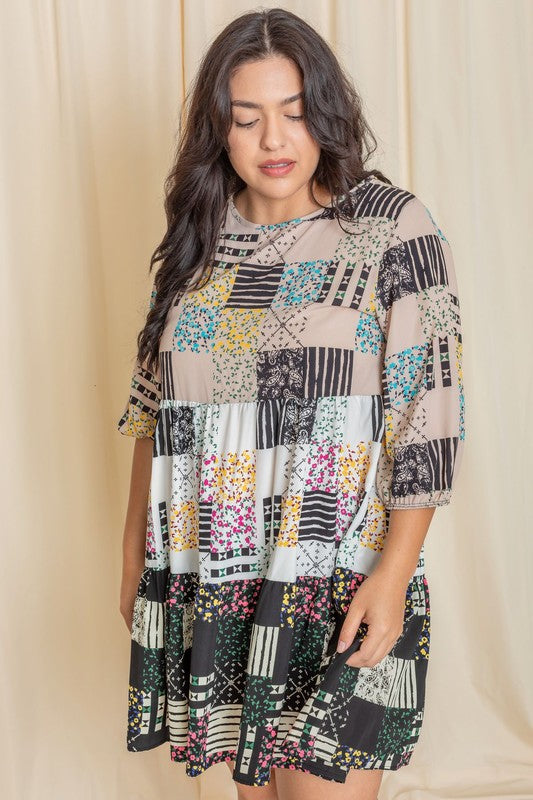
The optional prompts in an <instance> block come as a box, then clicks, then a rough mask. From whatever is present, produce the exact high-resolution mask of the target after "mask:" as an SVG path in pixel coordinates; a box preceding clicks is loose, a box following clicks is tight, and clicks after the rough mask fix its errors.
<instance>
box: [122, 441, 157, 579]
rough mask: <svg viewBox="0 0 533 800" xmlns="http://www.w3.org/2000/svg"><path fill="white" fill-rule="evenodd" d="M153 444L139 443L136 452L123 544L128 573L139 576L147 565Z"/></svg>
mask: <svg viewBox="0 0 533 800" xmlns="http://www.w3.org/2000/svg"><path fill="white" fill-rule="evenodd" d="M153 444H154V443H153V440H152V439H150V438H148V437H146V438H142V439H136V440H135V445H134V448H133V458H132V465H131V478H130V491H129V499H128V508H127V512H126V520H125V523H124V536H123V540H122V554H123V569H124V572H125V573H128V572H130V571H131V572H135V573H137V572H138V570H139V567H140V566H142V564H143V562H144V555H145V546H146V521H147V510H148V496H149V491H150V478H151V475H152V454H153Z"/></svg>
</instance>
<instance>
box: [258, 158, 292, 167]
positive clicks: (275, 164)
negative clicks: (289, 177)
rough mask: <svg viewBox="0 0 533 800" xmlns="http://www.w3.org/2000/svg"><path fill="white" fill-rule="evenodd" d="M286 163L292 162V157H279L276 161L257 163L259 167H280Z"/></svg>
mask: <svg viewBox="0 0 533 800" xmlns="http://www.w3.org/2000/svg"><path fill="white" fill-rule="evenodd" d="M287 164H294V161H293V160H292V158H285V159H283V158H280V159H279V160H278V161H263V163H262V164H259V166H260V167H280V166H282V165H283V166H285V165H287Z"/></svg>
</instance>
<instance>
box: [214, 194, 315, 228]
mask: <svg viewBox="0 0 533 800" xmlns="http://www.w3.org/2000/svg"><path fill="white" fill-rule="evenodd" d="M228 203H229V209H230V212H231V213H232V215H233V216H234V217H235V219H236V220H237V221H238V222H240V224H241V225H244V227H245V228H252V229H253V230H275V229H276V228H282V227H283V226H285V225H291V224H293V223H296V222H305V220H308V219H314V217H317V216H320V215H321V214H323V213H324V211H326V210H327V209H329V208H331V203H329V204H328V205H327V206H324V208H316V209H315V210H314V211H310V212H309V214H304V215H303V216H301V217H293V218H292V219H287V220H284V221H283V222H272V223H270V224H267V223H265V222H252V221H251V220H249V219H245V217H243V216H242V214H241V213H240V212H239V211H238V210H237V206H236V205H235V203H234V200H233V194H230V196H229V198H228Z"/></svg>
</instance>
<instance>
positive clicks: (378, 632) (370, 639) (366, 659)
mask: <svg viewBox="0 0 533 800" xmlns="http://www.w3.org/2000/svg"><path fill="white" fill-rule="evenodd" d="M389 640H390V636H389V635H388V631H387V630H384V629H383V628H380V627H378V626H377V624H376V623H374V625H370V627H369V628H368V633H367V635H366V636H365V638H364V639H363V643H362V645H361V647H360V648H359V650H357V652H356V653H354V654H353V656H350V658H349V659H348V661H349V662H350V665H351V666H360V667H367V666H371V662H373V661H374V657H375V655H376V654H378V653H379V651H380V650H384V649H385V646H386V644H388V642H389ZM352 659H353V661H352Z"/></svg>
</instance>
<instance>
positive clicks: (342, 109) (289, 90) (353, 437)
mask: <svg viewBox="0 0 533 800" xmlns="http://www.w3.org/2000/svg"><path fill="white" fill-rule="evenodd" d="M191 92H192V94H191V96H189V97H188V101H189V103H190V104H189V109H188V114H187V117H186V121H185V127H184V132H183V134H182V136H181V138H180V143H179V147H178V154H177V157H176V162H175V165H174V167H173V169H172V172H171V174H170V176H169V178H168V179H167V185H166V189H167V194H166V204H165V208H166V214H167V220H168V230H167V233H166V235H165V237H164V239H163V241H162V243H161V245H160V246H159V247H158V249H157V250H156V251H155V253H154V255H153V256H152V261H151V266H153V263H155V261H156V260H160V261H161V266H160V267H159V269H158V270H157V272H156V275H155V279H154V288H153V292H152V298H151V302H150V311H149V313H148V316H147V320H146V325H145V327H144V328H143V330H142V331H141V332H140V334H139V337H138V354H137V362H136V365H135V369H134V372H133V377H132V382H131V391H130V394H129V398H128V401H127V404H126V407H125V409H124V413H123V415H122V417H121V419H120V421H119V426H118V427H119V430H120V431H121V432H122V433H124V434H127V435H130V436H134V437H135V438H136V442H135V449H134V456H133V467H132V480H131V491H130V499H129V507H128V514H127V519H126V526H125V532H124V569H123V579H122V588H121V612H122V614H123V616H124V618H125V620H126V622H127V624H128V628H129V630H130V631H131V648H132V649H131V669H130V691H129V725H128V736H127V747H128V749H129V750H131V751H138V750H147V749H150V748H153V747H157V746H158V745H160V744H162V743H163V742H167V741H168V742H169V743H170V756H171V759H172V760H174V761H178V762H182V761H183V762H185V765H186V773H187V775H189V776H195V775H200V774H201V773H202V772H204V771H205V770H206V769H207V768H208V767H209V766H210V765H212V764H214V763H217V762H220V761H227V762H228V766H229V767H230V770H231V773H232V777H233V779H234V781H235V782H236V784H237V789H238V793H239V797H240V798H253V797H262V798H275V797H279V798H281V799H282V800H288V799H289V798H290V799H291V800H292V798H296V797H300V796H301V794H302V792H306V797H307V798H308V800H312V798H319V797H320V798H322V797H323V796H325V793H326V791H327V794H328V796H331V797H335V798H357V799H358V800H368V799H370V798H376V797H377V791H378V788H379V784H380V782H381V778H382V775H383V770H396V769H398V768H400V767H402V766H404V765H406V764H408V763H409V760H410V758H411V755H412V752H413V749H414V746H415V744H416V742H417V740H418V737H419V734H420V728H421V723H422V717H423V710H424V691H425V679H426V670H427V663H428V655H429V594H428V585H427V581H426V578H425V573H424V547H423V542H424V538H425V535H426V533H427V529H428V527H429V524H430V521H431V518H432V516H433V513H434V510H435V507H436V506H439V505H445V504H446V503H448V502H449V501H450V498H451V489H452V479H453V478H454V476H455V475H456V474H457V472H458V468H459V464H460V458H461V454H462V448H463V441H464V396H463V387H462V373H461V356H462V350H461V342H462V339H461V328H460V318H459V300H458V292H457V285H456V278H455V273H454V266H453V258H452V254H451V250H450V246H449V244H448V242H447V240H446V238H445V237H444V234H443V233H442V232H441V231H440V230H439V228H438V227H437V225H436V224H435V222H434V221H433V218H432V216H431V214H430V212H429V210H428V209H427V208H426V207H425V206H424V204H423V203H422V202H421V200H419V199H418V198H417V197H416V196H415V195H413V194H412V193H410V192H409V191H406V190H404V189H401V188H399V187H396V186H394V185H393V184H392V183H391V182H390V181H389V180H388V179H387V178H386V177H385V176H383V175H382V173H380V172H378V171H377V170H373V171H367V170H365V168H364V163H363V161H364V158H366V157H367V154H365V151H366V150H368V140H372V139H373V137H372V134H371V132H370V131H369V128H368V127H367V124H366V123H365V121H364V119H363V116H362V113H361V102H360V99H359V97H358V95H357V94H356V92H355V90H354V88H353V87H352V85H351V83H350V81H349V80H348V79H347V78H346V76H345V75H344V74H343V72H342V70H341V67H340V66H339V64H338V62H337V60H336V58H335V56H334V54H333V53H332V51H331V49H330V48H329V47H328V45H327V44H326V43H325V42H324V40H323V39H322V38H321V37H320V36H319V35H318V34H317V33H316V31H314V30H313V29H312V28H311V27H310V26H309V25H308V24H306V23H305V22H304V21H303V20H302V19H300V18H299V17H297V16H295V15H294V14H291V13H290V12H288V11H284V10H282V9H270V10H265V11H259V12H252V13H247V14H244V15H243V16H240V17H238V18H237V19H235V20H234V21H233V22H232V23H231V24H229V25H228V26H227V27H226V28H225V29H224V30H223V31H222V33H220V35H219V36H218V37H217V39H216V40H215V41H214V42H213V44H212V45H211V47H210V48H209V50H208V52H207V54H206V55H205V57H204V59H203V61H202V64H201V66H200V69H199V71H198V74H197V77H196V81H195V84H194V86H193V88H192V90H191ZM374 142H375V140H374ZM276 164H277V166H276ZM146 511H148V514H147V513H146ZM342 643H344V649H343V644H342Z"/></svg>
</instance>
